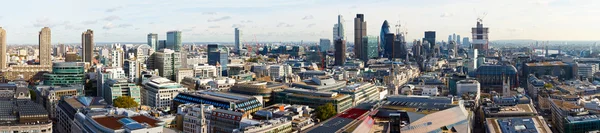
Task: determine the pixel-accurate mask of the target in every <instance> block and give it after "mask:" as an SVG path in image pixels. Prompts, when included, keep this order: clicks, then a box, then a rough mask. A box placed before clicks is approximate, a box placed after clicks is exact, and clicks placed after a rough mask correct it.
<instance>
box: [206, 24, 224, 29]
mask: <svg viewBox="0 0 600 133" xmlns="http://www.w3.org/2000/svg"><path fill="white" fill-rule="evenodd" d="M208 28H209V29H216V28H221V26H218V25H215V26H208Z"/></svg>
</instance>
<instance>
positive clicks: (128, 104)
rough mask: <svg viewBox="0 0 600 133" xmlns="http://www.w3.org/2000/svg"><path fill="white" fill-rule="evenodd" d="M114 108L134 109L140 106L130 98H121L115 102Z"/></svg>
mask: <svg viewBox="0 0 600 133" xmlns="http://www.w3.org/2000/svg"><path fill="white" fill-rule="evenodd" d="M113 106H115V107H119V108H133V107H137V106H139V104H138V103H137V102H135V100H134V99H133V98H131V97H129V96H121V97H117V98H115V99H114V100H113Z"/></svg>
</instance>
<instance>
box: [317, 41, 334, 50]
mask: <svg viewBox="0 0 600 133" xmlns="http://www.w3.org/2000/svg"><path fill="white" fill-rule="evenodd" d="M329 49H331V41H330V40H329V39H327V38H321V40H319V50H320V51H319V52H327V51H329Z"/></svg>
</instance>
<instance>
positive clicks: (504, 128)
mask: <svg viewBox="0 0 600 133" xmlns="http://www.w3.org/2000/svg"><path fill="white" fill-rule="evenodd" d="M486 121H487V123H488V124H487V126H488V129H489V130H491V132H495V133H516V132H528V133H550V132H552V131H551V130H550V128H549V127H548V126H547V124H546V122H545V121H544V118H542V117H541V116H537V117H531V118H522V117H509V118H487V119H486Z"/></svg>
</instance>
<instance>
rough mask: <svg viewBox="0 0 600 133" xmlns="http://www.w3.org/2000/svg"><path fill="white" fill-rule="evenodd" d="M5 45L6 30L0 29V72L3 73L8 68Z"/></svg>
mask: <svg viewBox="0 0 600 133" xmlns="http://www.w3.org/2000/svg"><path fill="white" fill-rule="evenodd" d="M6 45H8V43H6V30H4V29H2V27H0V55H2V56H0V70H2V71H4V70H5V69H6V68H7V67H8V65H7V63H8V60H7V56H6V55H7V54H6V50H7V49H6Z"/></svg>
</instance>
